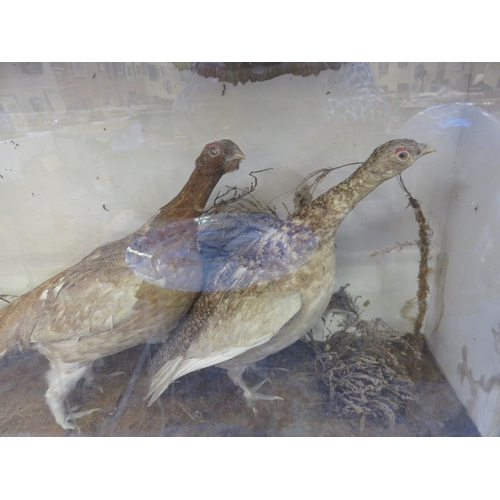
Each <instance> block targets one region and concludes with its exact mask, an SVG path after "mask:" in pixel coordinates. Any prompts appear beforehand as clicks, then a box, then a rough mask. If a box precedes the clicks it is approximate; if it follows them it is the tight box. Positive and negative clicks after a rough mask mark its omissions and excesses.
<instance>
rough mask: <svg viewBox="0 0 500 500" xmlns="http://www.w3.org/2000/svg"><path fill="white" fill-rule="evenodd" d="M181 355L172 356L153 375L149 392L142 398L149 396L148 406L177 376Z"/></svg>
mask: <svg viewBox="0 0 500 500" xmlns="http://www.w3.org/2000/svg"><path fill="white" fill-rule="evenodd" d="M182 360H183V358H182V356H180V357H178V358H174V359H172V360H171V361H168V362H167V363H165V364H164V365H163V366H162V367H161V368H160V369H159V370H158V371H157V372H156V373H155V375H154V378H153V380H152V382H151V385H150V387H149V392H148V394H147V396H146V397H145V398H144V399H147V398H149V397H150V396H151V399H150V400H149V403H148V406H151V405H152V404H153V403H154V402H155V401H156V400H157V399H158V398H159V397H160V396H161V394H163V392H164V391H166V390H167V388H168V386H169V385H170V384H171V383H172V382H173V381H174V380H175V379H176V378H178V377H179V375H177V367H178V366H179V364H180V363H181V362H182Z"/></svg>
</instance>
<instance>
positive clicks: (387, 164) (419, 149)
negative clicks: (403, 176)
mask: <svg viewBox="0 0 500 500" xmlns="http://www.w3.org/2000/svg"><path fill="white" fill-rule="evenodd" d="M435 151H436V150H435V149H434V148H433V147H432V146H429V145H427V144H424V143H419V142H415V141H413V140H411V139H395V140H393V141H389V142H386V143H385V144H382V145H381V146H379V147H378V148H377V149H375V151H373V153H372V154H371V155H370V157H369V158H368V160H366V162H365V168H366V169H367V170H370V171H371V172H373V173H374V174H376V175H377V176H380V177H381V178H384V179H390V178H392V177H395V176H396V175H398V174H400V173H401V172H403V171H404V170H406V169H407V168H408V167H409V166H410V165H412V164H413V163H414V162H415V160H417V159H418V158H420V157H421V156H424V155H426V154H428V153H433V152H435Z"/></svg>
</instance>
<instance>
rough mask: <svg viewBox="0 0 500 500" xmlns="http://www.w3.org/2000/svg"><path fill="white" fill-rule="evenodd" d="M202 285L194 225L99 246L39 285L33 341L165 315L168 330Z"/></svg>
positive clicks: (149, 320)
mask: <svg viewBox="0 0 500 500" xmlns="http://www.w3.org/2000/svg"><path fill="white" fill-rule="evenodd" d="M191 224H193V221H192V220H191ZM202 284H203V271H202V265H201V260H200V257H199V252H198V250H197V248H196V240H195V233H194V230H192V231H190V233H186V232H183V231H182V227H178V226H175V227H169V228H167V229H165V228H163V230H158V231H156V232H148V233H147V234H137V235H132V236H130V237H127V238H125V239H123V240H118V241H116V242H112V243H108V244H106V245H103V246H101V247H99V248H98V249H96V250H94V251H93V252H92V253H91V254H89V255H88V256H87V257H85V258H84V259H83V260H82V261H80V262H79V263H78V264H76V265H75V266H73V267H71V268H69V269H67V270H66V271H63V272H62V273H59V274H58V275H56V276H55V277H53V278H52V279H50V280H48V281H47V282H45V283H44V284H42V285H40V287H38V288H37V293H38V296H39V301H38V303H35V304H34V306H35V307H37V306H39V307H40V310H39V313H38V321H37V325H36V327H35V329H34V331H33V333H32V338H31V340H32V341H34V342H45V341H54V340H68V339H78V338H82V337H88V336H91V335H95V334H98V333H102V332H106V331H110V332H112V331H113V330H114V329H117V328H119V327H121V326H122V325H123V324H124V322H126V321H132V323H133V324H134V325H135V324H136V323H137V325H136V326H137V328H139V326H141V327H144V328H149V326H150V325H151V324H153V323H154V322H155V321H156V320H158V321H160V320H161V321H163V322H165V324H164V325H163V328H164V329H168V328H169V327H170V328H172V327H173V326H175V323H176V322H177V321H178V319H179V314H177V311H176V309H177V308H179V310H180V309H182V314H184V313H185V312H186V300H187V298H188V299H189V300H191V302H190V303H192V300H194V298H195V294H193V293H190V292H189V290H196V291H199V290H200V289H201V287H202ZM188 296H189V297H188ZM186 297H187V298H186ZM191 297H192V298H191ZM35 302H36V301H35ZM187 307H189V305H187ZM140 318H142V319H141V321H135V320H136V319H137V320H139V319H140ZM167 323H169V324H167ZM170 323H172V324H170Z"/></svg>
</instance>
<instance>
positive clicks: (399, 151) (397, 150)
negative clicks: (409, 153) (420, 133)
mask: <svg viewBox="0 0 500 500" xmlns="http://www.w3.org/2000/svg"><path fill="white" fill-rule="evenodd" d="M401 151H406V148H398V149H396V153H401Z"/></svg>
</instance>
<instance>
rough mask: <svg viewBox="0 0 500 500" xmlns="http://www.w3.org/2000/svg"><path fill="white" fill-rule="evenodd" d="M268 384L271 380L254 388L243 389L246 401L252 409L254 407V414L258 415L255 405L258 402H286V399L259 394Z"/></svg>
mask: <svg viewBox="0 0 500 500" xmlns="http://www.w3.org/2000/svg"><path fill="white" fill-rule="evenodd" d="M266 382H269V379H265V380H263V381H262V382H260V383H259V384H257V385H254V386H253V387H247V388H245V389H243V391H244V396H245V399H246V401H247V403H248V405H249V406H250V407H252V409H253V411H254V413H257V410H256V408H255V403H256V402H257V401H259V400H260V401H276V400H281V401H284V399H283V398H282V397H280V396H272V395H270V394H262V393H260V392H257V391H258V390H259V389H260V388H261V387H262V386H263V385H264V384H265V383H266Z"/></svg>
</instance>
